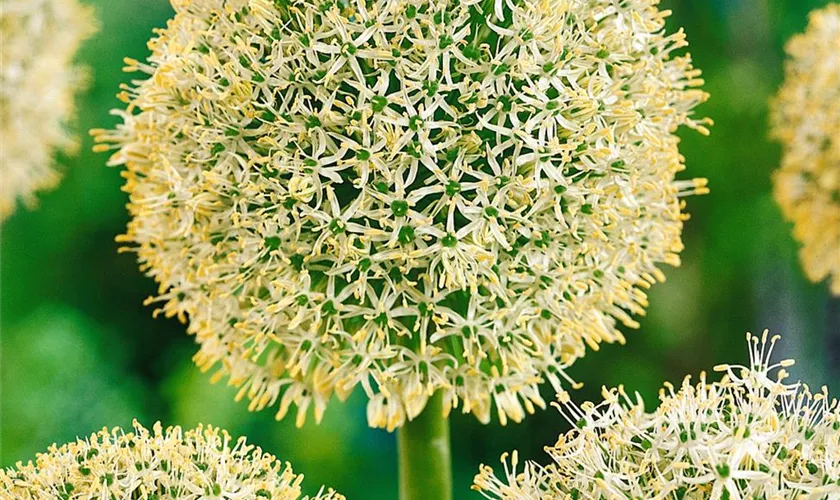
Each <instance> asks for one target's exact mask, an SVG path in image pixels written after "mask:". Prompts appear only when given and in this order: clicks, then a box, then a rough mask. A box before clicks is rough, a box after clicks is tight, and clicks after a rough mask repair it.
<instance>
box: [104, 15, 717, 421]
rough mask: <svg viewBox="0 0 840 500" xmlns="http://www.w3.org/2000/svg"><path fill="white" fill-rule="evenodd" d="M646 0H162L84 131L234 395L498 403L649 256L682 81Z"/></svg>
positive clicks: (685, 72)
mask: <svg viewBox="0 0 840 500" xmlns="http://www.w3.org/2000/svg"><path fill="white" fill-rule="evenodd" d="M657 3H658V2H657V1H656V0H626V1H622V2H615V1H613V0H554V1H547V0H544V1H533V0H528V1H512V0H511V1H502V0H497V1H495V2H494V1H492V0H491V1H479V0H457V1H456V0H436V1H430V0H411V1H406V0H399V1H398V0H379V1H341V2H335V1H318V2H316V1H303V0H288V1H283V0H281V1H274V2H272V1H268V0H227V1H222V0H192V1H187V0H179V1H173V6H174V8H175V11H176V15H175V17H174V19H173V20H172V21H171V22H170V23H169V24H168V26H167V28H166V29H164V30H160V31H159V32H158V34H157V35H158V36H157V38H155V39H153V40H152V41H151V43H150V47H151V49H152V55H151V57H150V58H149V60H148V61H147V62H138V61H134V60H128V70H130V71H139V72H141V73H143V74H144V75H146V76H147V78H146V79H144V80H140V81H137V82H136V83H135V84H134V85H133V86H129V87H126V88H125V89H124V91H123V92H122V93H121V94H120V97H121V98H122V99H123V100H124V101H125V102H126V104H127V108H126V109H125V110H124V111H118V112H117V114H118V115H119V116H120V117H122V119H123V122H124V123H122V124H121V125H119V126H118V127H117V128H116V129H115V130H111V131H105V130H96V131H94V132H93V133H94V135H95V136H96V137H97V140H98V141H99V142H100V143H101V144H100V145H99V148H98V149H99V150H102V151H104V150H108V149H116V152H115V153H114V155H113V156H112V158H111V160H110V163H111V164H112V165H125V167H126V170H125V173H124V175H125V177H126V179H127V183H126V186H125V190H126V191H127V192H128V193H129V194H130V204H129V210H130V212H131V215H132V217H133V219H132V221H131V222H130V224H129V227H128V232H127V234H126V235H125V236H123V237H122V238H121V241H124V242H126V243H127V244H128V248H129V249H130V250H133V251H136V252H137V253H138V255H139V259H140V261H141V263H142V267H143V269H144V270H146V271H147V272H148V274H149V275H150V276H152V277H154V278H155V279H156V280H157V281H158V282H159V283H160V295H159V296H157V297H153V298H151V299H150V300H149V302H159V303H162V306H161V311H162V312H164V313H165V314H166V315H168V316H177V317H179V318H181V319H182V320H183V321H188V322H189V331H190V332H191V333H193V334H195V335H196V336H197V340H198V343H199V344H200V345H201V348H200V351H199V353H198V354H197V355H196V356H195V361H196V362H197V363H198V364H199V365H200V366H201V367H202V368H204V369H208V370H209V369H218V372H217V376H216V378H221V377H229V379H230V382H231V383H232V384H234V385H236V386H241V388H242V390H241V393H240V397H248V398H249V399H250V400H251V408H252V409H255V410H259V409H262V408H265V407H267V406H270V405H278V406H279V410H278V413H277V417H278V418H282V417H283V416H284V415H285V414H286V413H287V411H288V410H289V408H290V405H292V404H294V405H296V406H297V407H298V422H299V423H300V422H302V421H303V419H304V418H305V415H306V412H307V408H309V407H314V413H315V417H316V419H320V418H321V415H322V414H323V412H324V410H325V408H326V407H327V403H328V400H329V399H330V398H331V396H332V395H333V394H335V395H337V396H338V397H339V398H342V399H343V398H345V397H347V395H348V394H350V392H351V391H352V390H353V389H354V388H355V387H357V386H361V387H362V388H363V390H364V391H365V393H366V394H367V396H368V398H369V406H368V419H369V423H370V424H371V425H372V426H376V427H385V428H388V429H394V428H397V427H399V426H401V425H403V424H404V422H405V421H406V420H407V419H408V420H410V419H413V418H414V417H416V416H417V415H418V414H419V413H420V412H421V411H422V410H423V408H424V407H425V405H426V403H427V401H428V399H429V397H430V396H431V395H432V394H433V393H435V392H437V391H440V392H442V393H443V405H442V412H443V413H444V414H448V413H449V412H450V411H451V409H453V408H460V410H461V411H463V412H465V413H467V412H471V413H473V414H475V415H476V416H477V417H478V418H479V419H480V420H481V421H482V422H487V421H488V420H489V419H490V416H491V412H492V407H493V404H494V403H495V406H496V408H497V410H498V415H499V418H500V420H501V421H502V423H504V422H506V421H507V420H509V419H510V420H514V421H520V420H521V419H522V418H524V416H525V415H526V413H529V412H533V411H534V410H535V407H544V406H545V403H544V401H543V399H542V398H541V397H540V395H539V392H538V384H539V383H541V382H543V381H545V380H548V381H550V382H551V383H552V384H553V385H554V387H555V388H556V389H557V390H560V387H561V382H562V381H563V380H564V377H565V375H564V369H565V368H567V367H568V366H569V365H570V364H572V363H573V362H574V361H575V359H577V358H579V357H580V356H583V355H584V352H585V348H586V346H589V347H591V348H592V349H597V347H598V344H599V343H600V342H604V341H606V342H613V341H622V340H623V338H622V335H621V333H620V332H619V330H618V329H617V327H616V322H617V321H620V322H621V323H623V324H625V325H627V326H635V325H636V321H635V320H634V319H632V317H631V314H642V313H643V312H644V309H645V306H646V304H647V302H646V299H645V293H644V289H646V288H648V287H649V286H650V285H651V284H652V283H654V282H656V281H657V280H661V279H663V274H662V273H661V272H660V271H659V270H658V269H657V267H656V266H657V264H658V263H668V264H672V265H676V264H678V263H679V258H678V253H679V252H680V250H681V249H682V244H681V240H680V234H681V230H682V226H683V221H684V220H685V218H686V216H685V215H684V214H682V213H681V209H682V207H683V204H682V202H681V200H680V197H681V196H683V195H688V194H692V193H696V192H701V191H704V190H705V188H704V185H705V182H704V181H703V180H682V181H676V180H675V175H676V174H677V172H679V171H681V170H683V169H684V164H683V158H682V157H681V156H680V154H679V151H678V139H677V137H676V136H675V132H676V130H677V129H678V127H679V126H681V125H686V126H688V127H691V128H695V129H698V130H700V131H701V132H703V133H705V132H706V129H705V127H704V124H705V123H706V121H705V120H695V119H694V118H692V110H693V108H694V107H695V106H696V105H697V104H699V103H700V102H702V101H704V100H705V99H706V95H705V94H704V93H703V92H702V91H700V90H697V89H696V88H695V87H697V86H699V85H700V84H701V83H702V81H701V80H700V79H699V74H700V72H699V71H697V70H695V69H694V68H693V67H692V66H691V62H690V59H689V58H688V57H687V56H686V57H674V56H672V53H673V52H674V51H675V50H677V49H680V48H681V47H683V46H685V45H686V42H685V36H684V34H683V33H682V32H677V33H674V34H668V33H666V32H665V27H664V26H665V17H666V16H667V15H668V13H667V12H661V11H659V10H658V9H657V7H656V4H657Z"/></svg>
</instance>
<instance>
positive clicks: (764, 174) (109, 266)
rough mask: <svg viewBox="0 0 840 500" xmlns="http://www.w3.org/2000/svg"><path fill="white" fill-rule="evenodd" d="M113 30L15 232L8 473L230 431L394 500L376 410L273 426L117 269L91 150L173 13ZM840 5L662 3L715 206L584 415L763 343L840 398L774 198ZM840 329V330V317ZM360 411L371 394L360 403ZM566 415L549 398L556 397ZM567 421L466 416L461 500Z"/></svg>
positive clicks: (313, 472)
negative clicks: (701, 92) (180, 434)
mask: <svg viewBox="0 0 840 500" xmlns="http://www.w3.org/2000/svg"><path fill="white" fill-rule="evenodd" d="M90 3H93V4H94V5H95V6H96V8H97V11H98V15H99V18H100V21H101V24H102V29H101V31H100V33H99V35H98V36H96V37H95V38H94V39H92V40H91V41H90V42H89V43H87V45H86V46H85V49H84V50H83V53H82V56H81V57H82V59H83V60H84V61H85V63H86V64H88V65H89V66H90V67H91V69H92V72H93V77H94V78H93V84H92V86H91V88H90V89H89V91H88V92H87V93H86V94H85V95H84V96H83V97H82V99H81V101H80V103H79V105H80V116H79V119H78V124H77V130H79V131H80V135H81V136H82V137H83V145H82V149H81V152H80V153H79V154H78V156H76V157H74V158H67V159H63V163H64V164H65V166H66V167H65V168H66V175H65V179H64V181H63V183H62V184H61V186H60V187H59V188H58V189H57V190H55V191H53V192H50V193H46V194H44V195H42V196H41V197H40V198H41V207H40V208H39V209H38V210H37V211H32V212H27V211H23V210H19V211H18V213H17V214H15V215H14V216H13V217H12V218H11V219H9V220H8V221H7V222H6V223H5V224H4V225H3V227H2V233H0V278H1V279H0V308H2V309H0V311H2V314H0V329H2V361H1V362H0V367H1V368H0V374H1V375H2V379H0V419H1V420H0V466H11V465H12V464H14V462H16V461H17V460H21V459H29V458H34V455H35V453H36V452H38V451H42V450H45V449H46V448H47V446H48V445H49V444H51V443H53V442H56V441H57V442H66V441H69V440H72V439H73V438H74V437H76V436H79V435H86V434H89V433H91V432H93V431H95V430H98V429H99V428H101V427H102V426H109V427H111V426H116V425H120V426H129V425H130V424H131V419H132V417H137V418H138V419H140V421H141V422H142V423H144V424H145V425H146V426H150V425H152V424H153V423H154V422H155V421H156V420H161V421H162V422H164V424H166V425H169V424H180V425H184V426H194V425H196V424H197V423H199V422H204V423H212V424H214V425H218V426H223V427H225V428H227V429H229V430H230V431H231V432H232V433H234V434H238V435H247V436H248V437H249V439H250V440H251V441H252V442H255V443H257V444H259V445H261V446H262V447H264V448H265V449H267V450H269V451H271V452H273V453H275V454H277V455H278V456H279V457H281V458H282V459H284V460H290V461H292V462H293V463H294V465H295V469H296V470H297V471H298V472H301V473H303V474H305V475H306V477H307V480H306V482H305V488H306V489H307V491H309V492H313V491H314V490H316V489H317V488H318V486H319V485H321V484H328V485H330V486H333V487H335V488H336V489H338V490H339V491H341V492H343V493H344V494H345V495H347V496H348V498H351V499H352V498H366V499H379V498H382V499H386V498H395V497H396V491H397V478H396V477H397V476H396V472H397V470H396V463H395V460H396V445H395V436H394V435H391V434H388V433H386V432H384V431H379V430H372V429H368V428H367V427H366V424H365V411H364V404H365V402H364V400H363V398H361V397H355V398H352V399H351V401H350V402H349V403H347V404H344V405H342V404H340V403H338V402H335V403H334V404H332V405H331V406H330V409H329V411H328V412H327V415H326V417H325V419H324V422H323V423H322V425H320V426H316V425H315V424H314V423H312V422H311V420H312V419H310V423H309V424H308V425H307V426H305V427H304V428H303V429H302V430H297V429H295V428H294V425H293V423H292V422H290V421H286V422H281V423H277V422H275V421H274V419H273V412H271V411H266V412H263V413H260V414H252V413H248V411H247V409H246V405H245V404H239V403H235V402H234V401H233V394H234V392H235V391H234V390H233V389H230V388H228V387H225V386H224V385H210V384H209V382H208V376H206V375H205V374H202V373H200V372H199V371H198V370H197V369H196V368H195V367H194V366H193V364H192V362H191V360H190V358H191V356H192V354H193V352H194V351H195V346H194V344H193V338H191V337H188V336H187V335H186V334H185V333H184V327H183V326H182V325H180V324H178V323H177V322H175V321H168V320H163V319H159V320H153V319H152V317H151V313H152V310H151V309H150V308H146V307H143V306H142V301H143V299H144V298H146V297H147V296H149V295H151V294H153V293H155V289H156V286H155V284H154V283H153V282H152V280H150V279H147V278H145V277H144V276H142V275H141V273H140V272H139V271H138V269H137V266H136V264H135V262H134V255H133V254H121V255H118V254H117V251H116V250H117V244H116V243H114V237H115V236H116V235H117V234H120V233H121V232H122V231H123V229H124V227H125V223H126V220H127V215H126V211H125V208H124V204H125V202H126V196H125V195H124V193H122V192H121V191H120V185H121V179H120V177H119V171H118V170H117V169H110V168H106V167H105V166H104V163H105V160H106V158H105V156H104V155H94V154H93V153H90V152H89V151H90V147H91V141H90V139H89V138H88V137H87V136H86V134H84V133H83V131H86V130H87V129H89V128H91V127H108V126H111V125H113V124H114V123H115V121H116V120H115V119H114V118H113V117H111V116H109V114H108V111H109V109H110V108H112V107H116V106H117V105H118V102H117V101H116V99H115V98H114V94H115V93H116V92H117V89H118V85H119V84H120V82H124V81H127V79H128V76H127V75H125V74H124V73H122V72H121V67H122V58H123V57H125V56H129V57H133V58H137V59H142V58H143V57H144V56H145V55H146V53H147V49H146V45H145V41H146V40H147V39H148V38H149V36H150V34H151V30H152V29H153V28H155V27H163V26H164V25H165V22H166V20H167V18H168V17H169V16H170V15H171V9H170V7H169V4H168V2H167V1H166V0H133V1H129V0H117V1H115V0H95V1H91V2H90ZM826 3H827V2H826V1H825V0H663V2H662V4H663V7H664V8H669V9H673V10H674V15H673V16H672V17H671V19H670V23H671V28H672V29H676V28H677V27H679V26H683V27H685V29H686V31H687V33H688V37H689V41H690V42H691V47H690V48H691V53H692V55H693V56H694V59H695V62H696V65H697V66H698V67H699V68H701V69H703V70H704V72H705V77H706V81H707V84H706V87H705V88H706V90H707V91H708V92H710V93H711V94H712V99H711V100H710V101H709V103H708V104H706V105H704V106H703V108H702V109H701V111H700V112H701V113H703V114H706V115H707V116H710V117H712V118H713V119H714V120H715V121H716V125H715V127H714V128H713V131H712V136H711V137H709V138H704V137H701V136H699V135H698V134H695V133H692V132H690V131H689V132H685V133H683V136H684V143H683V153H684V155H685V156H686V159H687V165H688V171H687V173H686V174H685V177H688V176H696V177H708V178H709V180H710V185H711V189H712V193H711V194H710V195H707V196H703V197H694V198H692V199H690V200H689V201H688V211H689V212H690V213H691V214H692V219H691V220H690V221H689V222H688V224H687V227H686V231H685V236H684V238H685V243H686V251H685V252H684V253H683V261H684V264H683V266H682V267H681V268H678V269H666V270H665V271H666V274H667V275H668V278H669V279H668V282H667V283H665V284H661V285H659V286H656V287H654V289H653V291H652V294H651V300H650V302H651V307H650V310H649V313H648V316H647V318H644V319H642V320H641V321H642V328H641V329H640V330H638V331H629V332H627V337H628V343H627V345H626V346H623V347H622V346H605V347H603V348H602V349H601V351H600V352H598V353H594V352H592V353H590V354H589V355H587V357H586V358H584V359H583V360H581V361H580V362H578V363H577V364H576V365H575V366H574V367H573V368H572V369H571V370H570V374H571V375H572V376H573V377H574V378H576V379H577V380H579V381H582V382H584V383H585V387H584V388H583V389H582V390H580V391H577V392H574V393H573V397H574V398H575V399H577V400H578V401H583V400H592V399H598V394H599V390H600V387H601V385H608V386H613V385H617V384H625V385H626V386H627V388H628V389H630V390H637V391H639V392H640V393H641V394H642V395H644V396H645V397H646V398H647V399H648V401H649V403H650V405H651V406H653V405H654V404H655V402H656V392H657V389H658V388H659V387H660V386H661V383H662V382H663V381H665V380H670V381H673V382H678V381H679V380H681V379H682V377H683V376H684V375H685V374H696V373H698V372H699V371H700V370H704V369H707V370H708V369H710V368H711V367H712V366H713V365H715V364H717V363H720V362H727V361H729V362H736V361H744V360H745V359H746V350H745V345H744V332H745V331H747V330H750V331H753V332H760V331H761V330H763V329H764V328H769V329H770V330H771V332H773V333H782V334H784V341H783V343H782V345H781V350H782V351H783V354H784V355H786V356H793V357H796V358H797V359H798V361H799V362H798V364H797V366H796V367H794V369H792V370H791V371H792V372H793V374H794V376H796V377H802V378H803V379H805V380H807V381H808V382H809V383H810V385H812V386H820V385H823V384H825V385H828V386H829V388H830V390H832V392H833V393H834V394H835V395H840V326H838V324H839V323H838V319H837V316H838V315H840V312H838V304H837V301H836V300H835V301H833V302H832V301H830V300H829V296H828V293H827V287H826V285H825V284H819V285H814V284H810V283H807V282H806V281H805V280H804V278H803V277H802V272H801V271H800V268H799V266H798V262H797V260H796V245H795V243H794V242H793V241H792V240H791V238H790V236H789V230H790V227H789V225H788V224H787V223H785V222H784V221H783V220H782V218H781V215H780V213H779V210H778V208H777V207H776V205H775V204H774V202H773V200H772V198H771V195H770V172H771V171H772V170H774V169H775V167H776V166H777V165H778V163H779V147H778V146H777V145H775V144H773V143H771V142H769V141H768V139H767V136H768V133H767V101H768V98H769V97H770V96H771V95H772V94H773V93H774V92H775V89H776V88H777V87H778V85H779V83H780V81H781V77H782V59H783V51H782V47H783V44H784V41H785V40H786V39H787V38H788V37H789V36H791V35H792V34H794V33H796V32H799V31H801V30H803V29H804V27H805V25H806V23H807V12H808V11H809V10H810V9H812V8H815V7H821V6H823V5H825V4H826ZM832 314H833V315H834V319H830V318H829V317H830V316H831V315H832ZM357 396H358V395H357ZM545 396H546V398H547V399H549V400H550V399H551V397H552V396H551V395H550V394H549V391H548V390H546V391H545ZM566 429H567V424H566V423H565V422H564V421H563V420H562V419H561V418H560V415H559V414H557V413H556V412H555V411H554V410H551V409H550V410H547V411H544V412H540V413H538V414H537V415H534V416H532V417H530V418H528V419H527V420H526V421H525V422H524V423H523V424H519V425H515V424H514V425H509V426H507V427H506V428H502V427H500V426H499V425H498V424H491V425H489V426H482V425H480V424H478V423H477V422H476V421H475V420H474V419H473V418H472V417H468V416H462V415H456V416H454V417H453V419H452V431H453V432H452V434H453V440H452V441H453V443H452V444H453V452H454V462H455V476H456V477H455V481H456V498H462V497H463V498H477V497H478V495H477V494H474V493H471V492H470V491H469V485H470V484H471V482H472V477H473V475H474V474H475V472H476V470H477V467H478V464H480V463H488V464H493V465H496V464H498V459H499V456H500V454H501V453H502V452H504V451H509V450H512V449H519V450H520V452H521V454H522V455H523V456H524V457H527V458H532V459H536V460H538V461H543V462H544V461H545V460H546V458H547V456H546V455H545V453H544V451H542V450H543V446H544V445H547V444H552V443H553V442H554V441H555V439H556V436H557V434H558V433H560V432H563V431H565V430H566Z"/></svg>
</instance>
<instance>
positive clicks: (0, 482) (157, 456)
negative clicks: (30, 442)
mask: <svg viewBox="0 0 840 500" xmlns="http://www.w3.org/2000/svg"><path fill="white" fill-rule="evenodd" d="M302 481H303V476H299V475H295V474H294V472H293V471H292V468H291V465H290V464H288V463H285V464H284V463H281V462H280V461H278V460H277V459H276V458H274V456H272V455H270V454H268V453H265V452H263V451H262V450H261V449H260V448H257V447H255V446H253V445H250V444H248V443H247V442H246V441H245V438H240V439H238V440H236V441H234V440H233V439H232V438H231V437H230V436H229V435H228V434H227V432H225V431H222V430H219V429H218V428H215V427H202V426H199V427H198V428H196V429H193V430H189V431H186V432H184V431H182V430H181V428H180V427H170V428H168V429H166V430H165V431H164V430H163V429H162V428H161V425H160V424H156V425H155V426H154V428H153V430H152V431H151V432H150V431H149V430H147V429H145V428H143V427H142V426H141V425H140V424H138V423H137V422H135V423H134V431H133V432H123V431H122V430H120V429H119V428H115V429H113V430H108V429H103V430H102V431H100V432H98V433H96V434H93V435H91V436H90V437H89V438H87V439H84V440H78V441H76V442H75V443H69V444H65V445H63V446H57V445H53V446H52V447H50V449H49V450H48V451H47V452H46V453H42V454H39V455H38V457H37V459H36V460H35V462H34V463H33V462H29V463H27V464H23V463H21V462H18V463H17V465H16V466H15V467H14V468H10V469H5V470H0V493H2V496H3V498H8V499H10V500H43V499H47V498H50V499H63V500H69V499H75V500H100V499H105V498H120V499H122V498H131V499H136V500H159V499H175V498H177V499H179V500H193V499H194V500H199V499H210V498H213V499H217V498H218V499H221V498H225V499H234V498H236V499H240V498H241V499H245V498H248V499H257V500H259V499H266V500H268V499H275V500H277V499H282V500H297V499H298V498H301V491H300V484H301V482H302ZM308 498H309V497H304V498H303V499H302V500H307V499H308ZM312 500H344V497H343V496H341V495H339V494H337V493H334V492H332V491H329V492H326V493H324V492H322V493H321V494H319V495H318V496H317V497H314V498H312Z"/></svg>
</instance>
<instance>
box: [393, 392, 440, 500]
mask: <svg viewBox="0 0 840 500" xmlns="http://www.w3.org/2000/svg"><path fill="white" fill-rule="evenodd" d="M397 448H398V452H399V463H400V465H399V467H400V500H452V456H451V451H450V444H449V420H448V419H446V418H444V417H443V393H441V392H437V393H435V394H434V395H433V396H432V397H431V398H429V402H428V403H427V404H426V408H425V409H424V410H423V411H422V412H421V413H420V415H418V416H417V417H415V419H414V420H412V421H410V422H406V423H405V425H403V426H402V427H400V429H399V430H398V431H397Z"/></svg>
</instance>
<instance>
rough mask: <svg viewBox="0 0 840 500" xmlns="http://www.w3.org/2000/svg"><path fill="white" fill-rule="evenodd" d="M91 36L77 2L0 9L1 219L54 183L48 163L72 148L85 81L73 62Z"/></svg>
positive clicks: (88, 15)
mask: <svg viewBox="0 0 840 500" xmlns="http://www.w3.org/2000/svg"><path fill="white" fill-rule="evenodd" d="M94 29H95V22H94V18H93V13H92V11H91V10H90V9H89V8H87V7H84V6H82V5H81V4H80V3H79V2H78V1H77V0H2V2H0V139H2V147H0V178H2V183H0V220H1V219H5V218H6V217H8V216H9V215H10V214H11V213H12V212H13V211H14V209H15V206H16V205H17V203H18V201H19V200H20V201H22V202H23V203H24V204H25V205H28V206H33V205H34V204H35V192H36V191H39V190H42V189H47V188H52V187H54V186H55V185H56V184H57V183H58V179H59V175H58V172H57V171H56V170H55V168H54V166H55V163H54V160H53V156H54V155H55V153H56V152H57V151H68V150H69V149H70V148H71V147H72V146H73V145H74V141H73V140H72V138H71V135H70V134H69V133H68V131H67V128H66V126H67V123H68V122H69V121H70V120H71V119H72V116H73V112H74V106H73V98H74V96H75V94H76V93H77V92H78V91H79V90H80V88H81V87H82V86H83V83H84V81H85V79H84V71H82V70H81V69H80V68H79V67H78V66H76V65H74V63H73V58H74V56H75V55H76V51H77V50H78V49H79V46H80V45H81V43H82V42H83V41H84V40H85V39H86V38H87V37H88V36H90V35H91V34H92V33H93V31H94Z"/></svg>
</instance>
